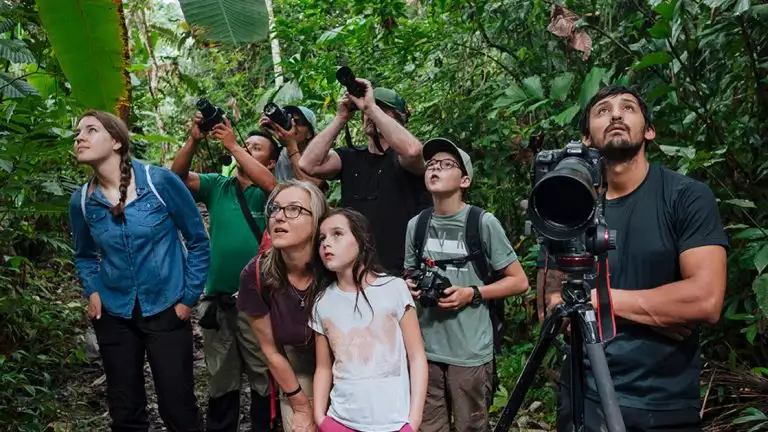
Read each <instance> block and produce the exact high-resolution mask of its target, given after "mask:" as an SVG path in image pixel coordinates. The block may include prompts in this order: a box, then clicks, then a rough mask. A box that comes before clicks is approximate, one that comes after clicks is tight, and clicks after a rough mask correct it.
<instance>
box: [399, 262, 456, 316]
mask: <svg viewBox="0 0 768 432" xmlns="http://www.w3.org/2000/svg"><path fill="white" fill-rule="evenodd" d="M409 277H410V278H411V280H412V281H413V283H414V284H416V288H415V289H414V291H419V292H420V294H419V303H420V304H421V305H422V306H423V307H427V308H428V307H434V306H437V303H438V300H440V299H441V298H443V297H445V294H444V291H445V289H446V288H448V287H450V286H451V281H450V280H449V279H448V278H447V277H445V276H442V275H440V274H439V273H438V272H437V271H435V270H431V269H426V270H412V271H411V272H410V276H409Z"/></svg>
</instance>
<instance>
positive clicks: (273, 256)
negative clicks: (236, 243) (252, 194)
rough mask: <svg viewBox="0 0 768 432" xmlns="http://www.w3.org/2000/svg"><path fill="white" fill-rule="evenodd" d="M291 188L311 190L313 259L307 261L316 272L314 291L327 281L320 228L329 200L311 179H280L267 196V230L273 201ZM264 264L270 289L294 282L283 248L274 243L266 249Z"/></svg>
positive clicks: (311, 287)
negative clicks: (319, 239) (289, 279)
mask: <svg viewBox="0 0 768 432" xmlns="http://www.w3.org/2000/svg"><path fill="white" fill-rule="evenodd" d="M290 188H298V189H301V190H303V191H306V192H307V193H308V194H309V210H310V211H311V212H312V216H311V217H312V234H311V237H310V247H311V248H312V256H311V258H310V262H308V263H307V266H308V269H309V270H310V272H312V273H313V275H314V281H313V282H312V284H311V285H310V290H311V291H310V295H311V293H312V292H314V291H315V290H316V287H317V286H318V285H319V284H320V285H323V284H325V283H326V282H327V281H326V279H327V275H326V272H324V271H323V270H322V269H324V266H323V264H322V263H321V262H320V255H319V254H320V253H319V252H318V241H317V238H318V229H319V227H320V220H321V219H322V218H323V216H325V214H326V213H327V212H328V201H326V199H325V195H324V194H323V193H322V192H321V191H320V189H318V188H317V186H315V185H314V184H312V183H310V182H308V181H305V180H288V181H285V182H280V183H278V184H277V186H276V187H275V188H274V189H273V190H272V193H271V194H269V198H268V199H267V204H266V206H265V211H264V215H265V216H266V218H267V230H269V224H270V223H271V218H270V217H269V214H268V212H267V211H266V209H268V208H269V207H270V206H271V205H272V203H273V202H274V201H275V198H276V197H277V196H278V195H279V194H280V193H281V192H283V191H284V190H286V189H290ZM260 265H261V269H262V270H261V271H262V274H263V275H264V283H265V284H266V285H267V286H269V287H270V291H272V292H274V291H276V290H280V289H282V288H284V287H285V286H287V285H288V284H290V282H288V269H287V268H286V265H285V260H284V259H283V254H282V253H281V251H280V250H279V249H275V248H274V247H271V248H269V249H268V250H267V251H266V252H264V254H263V256H262V259H261V264H260Z"/></svg>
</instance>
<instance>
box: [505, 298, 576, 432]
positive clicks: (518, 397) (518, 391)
mask: <svg viewBox="0 0 768 432" xmlns="http://www.w3.org/2000/svg"><path fill="white" fill-rule="evenodd" d="M563 310H564V309H563V308H562V305H558V306H557V308H556V309H555V311H554V312H552V313H551V314H550V315H549V316H548V317H547V318H546V319H545V320H544V323H543V324H542V326H541V337H540V338H539V341H538V342H537V343H536V346H534V347H533V352H532V353H531V357H530V358H528V362H526V364H525V368H524V369H523V373H521V374H520V377H519V378H518V379H517V383H515V388H514V390H512V394H511V395H510V396H509V400H508V401H507V404H506V406H504V411H502V412H501V416H500V417H499V422H498V423H496V427H495V428H494V430H493V431H494V432H507V431H508V430H509V427H510V426H512V421H513V420H514V419H515V416H516V415H517V412H518V411H519V410H520V406H522V404H523V401H524V400H525V394H526V393H527V392H528V388H529V387H530V386H531V384H533V380H534V378H536V371H537V370H538V369H539V366H540V365H541V361H542V360H543V359H544V356H545V355H546V353H547V350H548V349H549V346H550V345H551V344H552V341H553V340H554V339H555V338H556V337H557V335H558V330H559V329H560V326H561V324H562V321H563V316H564V312H563Z"/></svg>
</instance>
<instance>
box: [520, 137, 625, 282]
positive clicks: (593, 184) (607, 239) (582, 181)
mask: <svg viewBox="0 0 768 432" xmlns="http://www.w3.org/2000/svg"><path fill="white" fill-rule="evenodd" d="M531 177H532V182H533V190H532V192H531V196H530V199H529V200H528V214H529V216H530V219H531V224H532V225H533V228H534V229H535V230H536V231H537V232H538V233H539V234H541V235H542V236H543V237H545V241H544V242H545V245H546V247H547V249H548V251H549V253H550V254H552V255H554V256H556V258H557V262H558V265H559V266H560V267H562V268H567V269H573V270H582V269H586V268H587V267H589V268H590V269H591V266H592V264H591V263H592V262H593V260H594V257H593V255H601V254H603V253H605V252H607V251H609V250H613V249H615V248H616V231H615V230H609V229H608V227H607V225H606V224H605V220H604V218H603V214H602V211H603V207H602V202H601V200H600V199H598V198H599V195H598V189H599V188H600V186H602V184H603V178H604V175H603V159H602V156H601V155H600V151H599V150H597V149H593V148H590V147H587V146H585V145H583V144H582V143H581V142H579V141H571V142H569V143H568V144H566V145H565V147H564V148H562V149H558V150H543V151H541V152H539V153H538V154H537V155H536V158H535V159H534V161H533V168H532V172H531Z"/></svg>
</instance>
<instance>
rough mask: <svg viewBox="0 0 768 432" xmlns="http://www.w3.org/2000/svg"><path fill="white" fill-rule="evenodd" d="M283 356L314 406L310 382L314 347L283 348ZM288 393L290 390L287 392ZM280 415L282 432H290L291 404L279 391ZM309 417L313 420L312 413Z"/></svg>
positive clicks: (313, 370) (312, 374)
mask: <svg viewBox="0 0 768 432" xmlns="http://www.w3.org/2000/svg"><path fill="white" fill-rule="evenodd" d="M284 351H285V356H286V357H287V358H288V362H289V363H291V367H293V373H295V374H296V378H297V379H298V380H299V385H301V389H302V390H303V391H304V394H305V395H307V397H308V398H309V401H310V402H311V403H313V404H314V398H313V392H312V380H313V379H314V377H315V346H314V344H313V345H310V346H309V347H292V346H286V347H284ZM289 391H290V390H289ZM280 415H281V416H282V418H283V430H284V432H291V427H292V426H293V409H291V403H290V402H289V401H288V398H287V397H285V394H284V393H283V391H282V390H281V391H280ZM309 415H311V416H313V418H314V413H313V412H311V411H310V414H309Z"/></svg>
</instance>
